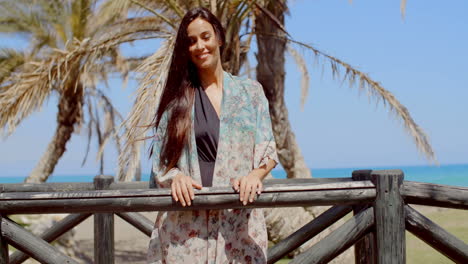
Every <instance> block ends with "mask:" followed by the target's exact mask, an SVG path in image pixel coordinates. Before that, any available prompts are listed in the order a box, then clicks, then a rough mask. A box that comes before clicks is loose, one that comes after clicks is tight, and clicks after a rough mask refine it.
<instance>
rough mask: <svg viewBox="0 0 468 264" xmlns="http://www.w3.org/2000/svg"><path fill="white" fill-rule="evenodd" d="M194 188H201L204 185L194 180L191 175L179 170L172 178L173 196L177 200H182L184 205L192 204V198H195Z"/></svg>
mask: <svg viewBox="0 0 468 264" xmlns="http://www.w3.org/2000/svg"><path fill="white" fill-rule="evenodd" d="M193 188H197V189H199V190H201V188H202V186H201V184H199V183H197V182H196V181H194V180H193V179H192V178H191V177H190V176H186V175H184V174H183V173H181V172H179V173H178V174H177V175H176V176H175V177H174V179H173V180H172V184H171V191H172V192H171V193H172V198H174V200H175V201H176V202H178V201H180V203H181V204H182V206H184V207H185V205H188V206H190V205H191V204H192V200H193V199H194V198H195V192H194V191H193Z"/></svg>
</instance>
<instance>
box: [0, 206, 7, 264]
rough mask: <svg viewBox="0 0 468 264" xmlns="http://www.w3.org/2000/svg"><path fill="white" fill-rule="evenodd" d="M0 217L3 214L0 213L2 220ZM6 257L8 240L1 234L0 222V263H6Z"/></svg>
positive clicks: (0, 226)
mask: <svg viewBox="0 0 468 264" xmlns="http://www.w3.org/2000/svg"><path fill="white" fill-rule="evenodd" d="M2 218H3V215H1V214H0V221H1V220H2ZM0 223H1V222H0ZM8 259H9V256H8V242H7V241H6V239H5V237H4V236H3V231H2V225H1V224H0V264H8V263H9V261H8Z"/></svg>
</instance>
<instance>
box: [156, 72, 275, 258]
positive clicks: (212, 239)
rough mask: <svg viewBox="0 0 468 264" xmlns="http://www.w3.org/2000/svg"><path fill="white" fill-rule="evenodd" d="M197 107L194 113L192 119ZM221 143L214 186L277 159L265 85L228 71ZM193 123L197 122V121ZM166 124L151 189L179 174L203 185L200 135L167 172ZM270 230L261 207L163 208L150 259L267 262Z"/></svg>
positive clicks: (161, 130)
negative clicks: (163, 153) (162, 160)
mask: <svg viewBox="0 0 468 264" xmlns="http://www.w3.org/2000/svg"><path fill="white" fill-rule="evenodd" d="M193 114H194V113H193V111H192V117H193ZM219 120H220V124H219V141H218V149H217V155H216V162H215V168H214V173H213V187H215V186H230V185H231V183H230V182H231V180H233V179H237V178H239V177H241V176H246V175H248V174H249V173H250V172H251V171H252V170H253V169H255V168H259V167H261V166H263V165H264V164H266V163H267V162H268V160H269V159H273V160H275V161H276V162H277V163H278V157H277V154H276V144H275V141H274V138H273V133H272V128H271V120H270V114H269V110H268V101H267V99H266V97H265V95H264V93H263V89H262V86H261V85H260V84H259V83H258V82H256V81H252V80H248V79H240V78H239V77H236V76H232V75H231V74H229V73H226V72H224V81H223V98H222V102H221V114H220V118H219ZM192 123H193V122H192ZM166 127H167V116H164V115H163V117H162V118H161V122H160V125H159V128H158V129H157V131H156V133H155V139H154V142H153V143H154V146H153V148H154V149H153V168H152V172H151V178H150V188H155V187H156V188H170V186H171V182H172V179H173V178H174V176H175V175H177V173H178V172H182V173H183V174H185V175H189V176H191V177H192V178H193V179H194V180H195V181H197V182H198V183H201V176H200V168H199V164H198V156H197V155H198V154H197V148H196V141H195V135H194V134H195V133H193V129H194V128H193V124H192V131H191V132H192V133H190V144H188V146H186V147H185V148H184V149H183V152H182V155H181V157H180V160H179V162H178V164H177V168H173V169H171V170H170V171H169V172H167V173H166V174H163V172H164V168H161V167H160V166H159V153H160V149H161V143H162V139H163V137H164V133H165V131H166ZM267 244H268V239H267V232H266V226H265V219H264V216H263V210H262V209H226V210H197V211H169V212H159V213H158V216H157V218H156V222H155V226H154V229H153V233H152V235H151V240H150V243H149V248H148V256H147V257H148V259H147V260H148V263H210V264H211V263H266V250H267Z"/></svg>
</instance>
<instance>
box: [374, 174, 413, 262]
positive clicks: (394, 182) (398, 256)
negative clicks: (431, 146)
mask: <svg viewBox="0 0 468 264" xmlns="http://www.w3.org/2000/svg"><path fill="white" fill-rule="evenodd" d="M371 180H372V182H373V183H374V184H375V188H376V190H377V195H376V198H375V203H374V212H375V233H376V240H377V263H379V264H390V263H391V264H397V263H398V264H404V263H406V240H405V209H404V202H403V197H402V196H401V194H400V189H401V187H402V184H403V172H402V171H401V170H381V171H372V173H371Z"/></svg>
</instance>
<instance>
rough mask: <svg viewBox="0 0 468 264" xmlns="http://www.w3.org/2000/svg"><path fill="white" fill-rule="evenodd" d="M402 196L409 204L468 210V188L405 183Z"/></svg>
mask: <svg viewBox="0 0 468 264" xmlns="http://www.w3.org/2000/svg"><path fill="white" fill-rule="evenodd" d="M401 195H402V196H403V198H404V199H405V202H406V203H409V204H420V205H429V206H439V207H447V208H457V209H465V210H468V188H466V187H459V186H450V185H440V184H431V183H422V182H411V181H405V182H404V183H403V189H402V193H401Z"/></svg>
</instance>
